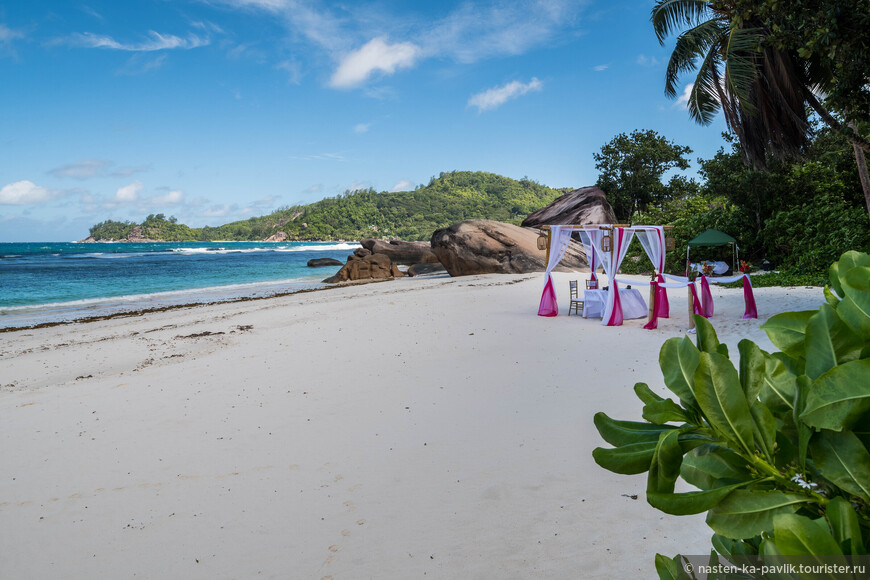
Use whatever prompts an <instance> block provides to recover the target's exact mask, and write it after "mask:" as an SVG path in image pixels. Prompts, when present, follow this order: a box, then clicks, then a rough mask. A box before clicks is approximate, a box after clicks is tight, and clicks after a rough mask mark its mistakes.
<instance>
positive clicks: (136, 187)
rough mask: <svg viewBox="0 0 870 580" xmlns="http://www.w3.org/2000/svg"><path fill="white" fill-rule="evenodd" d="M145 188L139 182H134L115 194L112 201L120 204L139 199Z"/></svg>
mask: <svg viewBox="0 0 870 580" xmlns="http://www.w3.org/2000/svg"><path fill="white" fill-rule="evenodd" d="M144 188H145V186H144V185H142V182H141V181H134V182H133V183H131V184H130V185H125V186H124V187H121V188H119V189H118V191H116V192H115V197H114V200H115V201H117V202H121V203H129V202H133V201H136V200H137V199H139V193H140V192H141V191H142V190H143V189H144Z"/></svg>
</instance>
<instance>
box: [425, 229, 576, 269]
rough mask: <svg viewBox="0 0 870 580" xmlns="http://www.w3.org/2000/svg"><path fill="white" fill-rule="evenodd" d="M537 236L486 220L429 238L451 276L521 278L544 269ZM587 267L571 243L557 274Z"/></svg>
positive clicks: (528, 230)
mask: <svg viewBox="0 0 870 580" xmlns="http://www.w3.org/2000/svg"><path fill="white" fill-rule="evenodd" d="M539 235H540V232H539V231H538V230H534V229H530V228H521V227H519V226H515V225H511V224H505V223H501V222H495V221H490V220H469V221H464V222H460V223H458V224H453V225H452V226H450V227H448V228H444V229H440V230H437V231H436V232H435V233H434V234H432V241H431V245H432V251H433V252H435V255H436V256H438V260H439V261H440V262H441V263H442V264H443V265H444V267H445V268H446V269H447V272H448V273H449V274H450V275H451V276H466V275H470V274H491V273H501V274H524V273H527V272H542V271H544V270H545V269H546V264H545V263H544V260H545V259H546V251H545V250H539V249H538V246H537V240H538V236H539ZM585 267H588V264H587V262H586V256H585V254H584V253H583V249H582V246H581V245H580V244H579V243H578V242H572V243H571V245H570V246H569V247H568V251H567V252H566V253H565V256H564V257H563V258H562V262H561V265H560V267H559V268H558V270H563V271H564V270H572V269H576V268H585Z"/></svg>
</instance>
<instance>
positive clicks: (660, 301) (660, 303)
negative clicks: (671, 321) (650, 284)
mask: <svg viewBox="0 0 870 580" xmlns="http://www.w3.org/2000/svg"><path fill="white" fill-rule="evenodd" d="M660 271H661V270H660ZM656 282H657V284H656V303H655V310H656V311H658V316H659V317H660V318H670V314H671V305H670V303H669V302H668V289H667V288H665V287H664V286H659V285H658V284H664V282H665V277H664V276H662V275H661V274H659V277H658V280H656Z"/></svg>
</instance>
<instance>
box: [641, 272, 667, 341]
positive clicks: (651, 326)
mask: <svg viewBox="0 0 870 580" xmlns="http://www.w3.org/2000/svg"><path fill="white" fill-rule="evenodd" d="M650 284H651V285H652V286H653V293H654V296H655V300H654V301H653V313H652V318H650V320H649V322H647V323H646V324H644V325H643V327H644V328H645V329H647V330H655V329H656V328H658V327H659V322H658V319H659V310H660V309H661V300H659V296H660V293H659V290H664V288H659V283H658V281H655V282H650ZM665 301H666V302H665V303H667V297H666V298H665Z"/></svg>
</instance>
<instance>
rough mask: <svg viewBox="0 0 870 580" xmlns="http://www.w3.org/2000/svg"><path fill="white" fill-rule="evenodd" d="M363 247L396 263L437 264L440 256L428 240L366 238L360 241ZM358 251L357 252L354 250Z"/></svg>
mask: <svg viewBox="0 0 870 580" xmlns="http://www.w3.org/2000/svg"><path fill="white" fill-rule="evenodd" d="M360 245H362V247H363V248H365V249H366V250H368V251H370V252H371V253H372V254H383V255H384V256H387V257H389V258H390V260H391V261H392V262H393V263H394V264H402V265H405V266H410V265H412V264H437V263H438V258H437V257H436V256H435V254H434V253H433V252H432V248H431V246H430V245H429V243H428V242H405V241H403V240H389V241H384V240H375V239H373V238H365V239H363V240H361V241H360ZM354 253H356V252H354Z"/></svg>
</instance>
